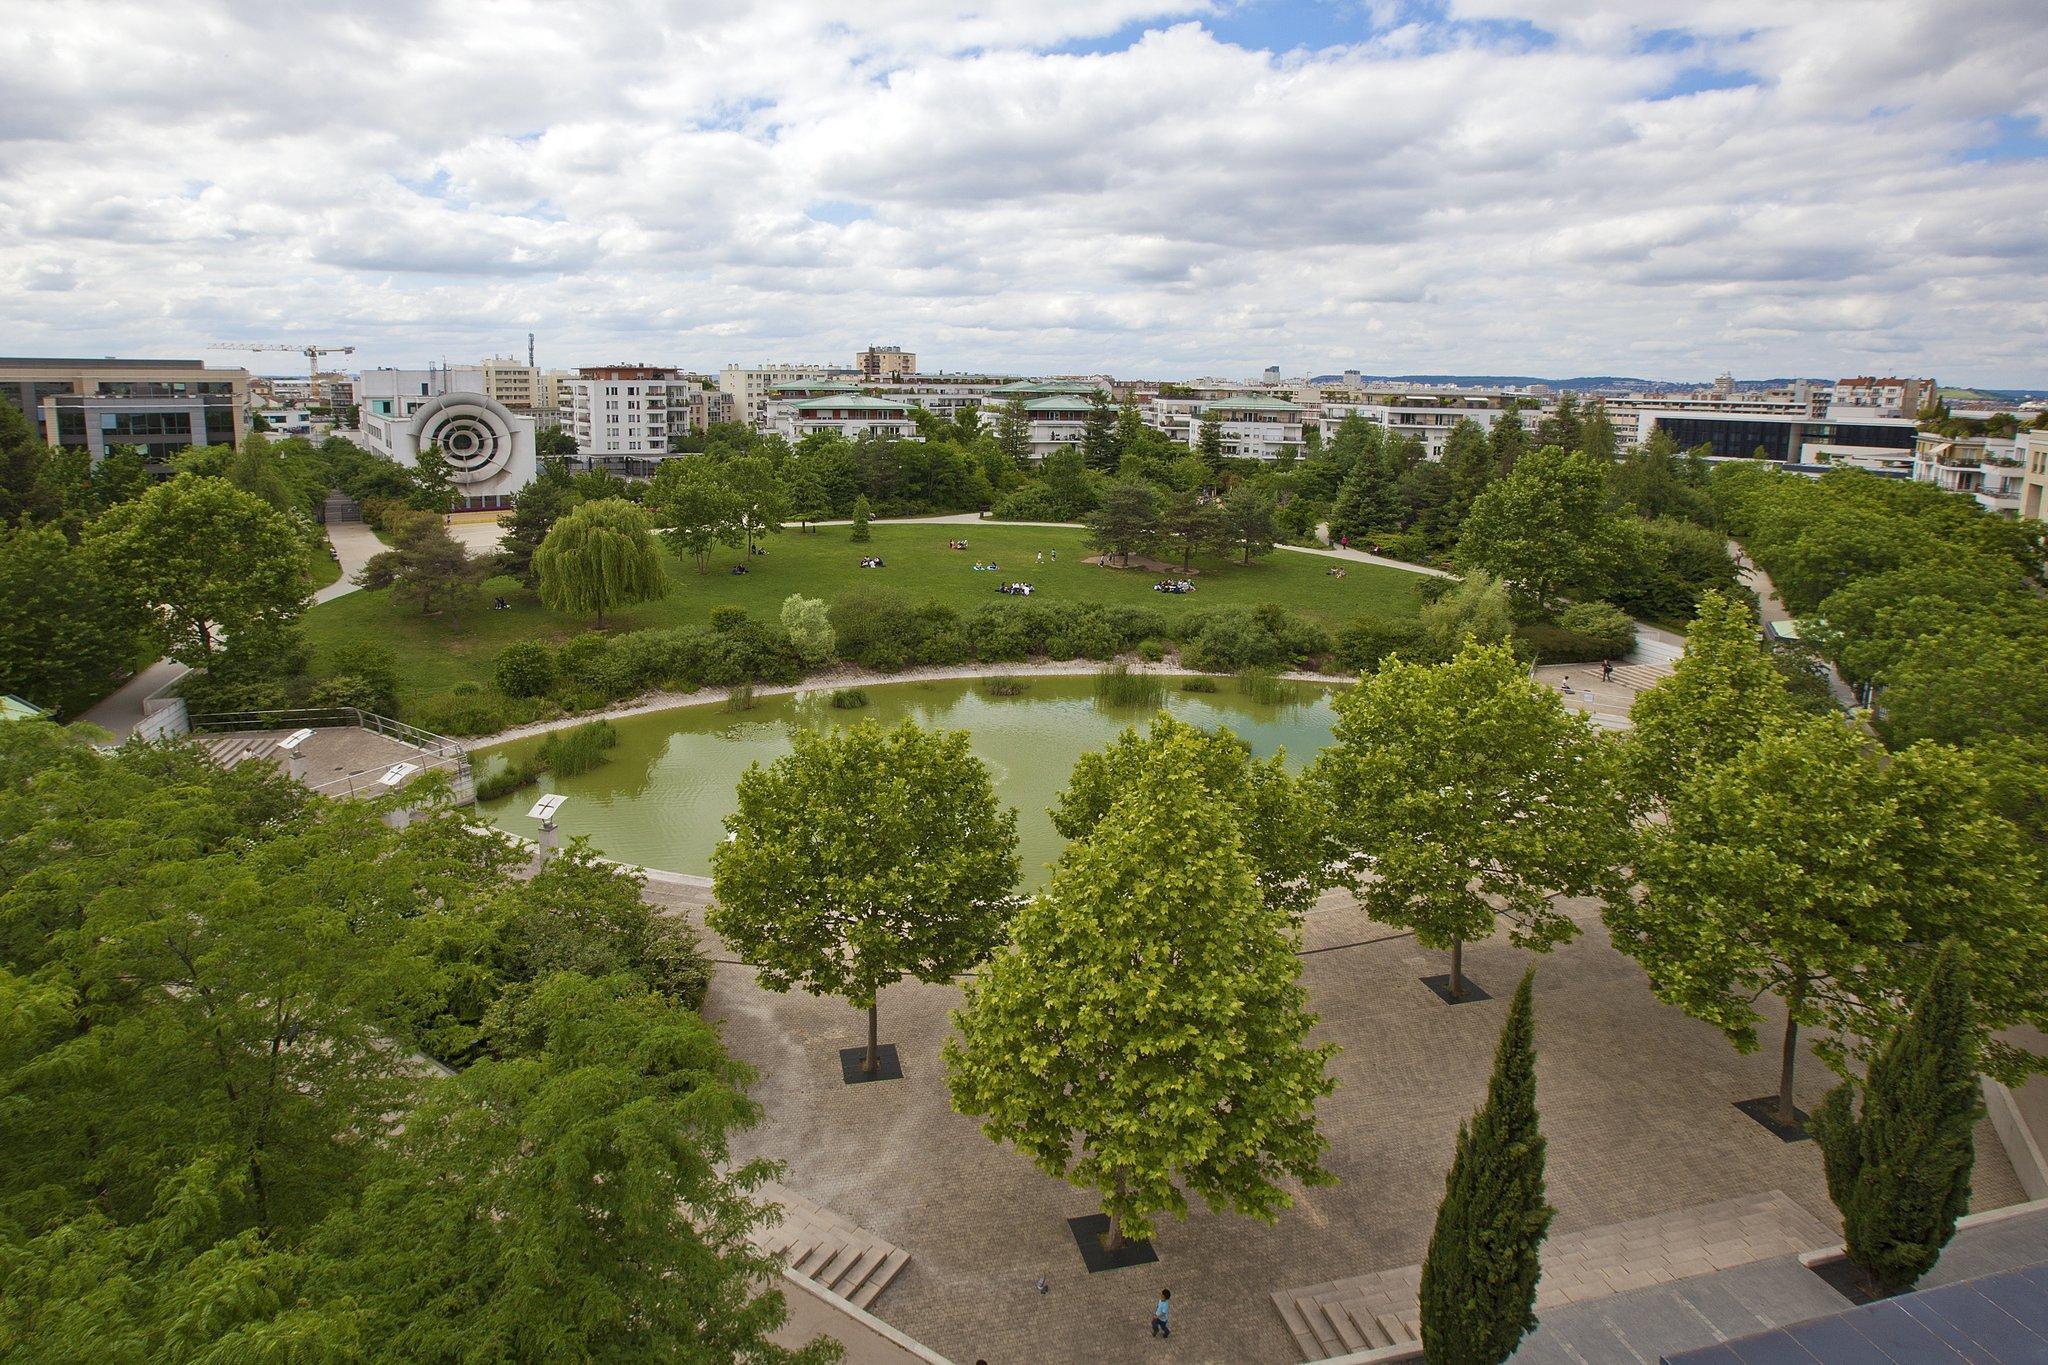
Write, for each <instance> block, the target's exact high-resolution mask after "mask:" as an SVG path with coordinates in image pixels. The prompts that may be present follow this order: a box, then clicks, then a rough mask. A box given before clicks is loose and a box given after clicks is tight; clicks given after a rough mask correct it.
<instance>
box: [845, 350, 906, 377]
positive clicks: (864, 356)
mask: <svg viewBox="0 0 2048 1365" xmlns="http://www.w3.org/2000/svg"><path fill="white" fill-rule="evenodd" d="M853 368H854V369H855V370H857V371H859V372H860V377H861V378H862V379H865V380H867V381H869V382H870V383H873V382H875V381H877V380H883V379H908V378H910V376H912V375H914V374H916V373H917V352H915V351H906V350H904V349H903V348H902V347H901V346H870V347H868V348H867V349H866V350H865V351H862V352H861V353H860V354H859V355H857V356H855V357H854V358H853Z"/></svg>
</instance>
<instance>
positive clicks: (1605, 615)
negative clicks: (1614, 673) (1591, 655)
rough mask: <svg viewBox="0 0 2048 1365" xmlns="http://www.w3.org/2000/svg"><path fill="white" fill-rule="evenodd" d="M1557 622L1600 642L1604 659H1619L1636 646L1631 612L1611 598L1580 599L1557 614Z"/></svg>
mask: <svg viewBox="0 0 2048 1365" xmlns="http://www.w3.org/2000/svg"><path fill="white" fill-rule="evenodd" d="M1557 624H1558V625H1559V626H1560V627H1562V628H1563V629H1565V630H1568V631H1570V632H1571V633H1572V634H1574V635H1577V636H1580V637H1581V638H1583V639H1585V640H1587V641H1589V642H1592V643H1597V644H1599V645H1600V646H1601V647H1602V648H1604V649H1605V651H1606V652H1605V653H1604V654H1602V655H1601V657H1602V658H1604V659H1619V658H1623V657H1625V656H1626V655H1627V654H1628V652H1629V651H1630V650H1632V649H1634V648H1635V647H1636V623H1635V622H1634V621H1631V620H1630V619H1629V617H1628V613H1627V612H1625V611H1623V610H1622V609H1621V608H1619V607H1616V606H1613V605H1612V604H1610V603H1607V602H1576V603H1573V604H1572V605H1571V606H1569V607H1566V608H1565V609H1564V610H1563V611H1561V612H1559V613H1558V614H1557Z"/></svg>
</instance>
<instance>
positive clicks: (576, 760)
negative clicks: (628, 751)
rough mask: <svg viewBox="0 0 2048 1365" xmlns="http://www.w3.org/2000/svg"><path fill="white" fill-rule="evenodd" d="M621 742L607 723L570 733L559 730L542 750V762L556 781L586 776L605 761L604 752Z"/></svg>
mask: <svg viewBox="0 0 2048 1365" xmlns="http://www.w3.org/2000/svg"><path fill="white" fill-rule="evenodd" d="M618 742H619V732H618V731H617V730H616V729H615V728H613V726H612V723H611V722H610V721H608V720H594V721H591V722H590V723H589V724H587V725H578V726H576V727H575V728H574V729H570V730H557V731H555V732H554V733H553V734H551V735H549V736H548V737H547V739H546V741H544V742H543V743H542V744H541V746H540V755H539V758H540V762H541V765H542V766H544V767H545V768H546V769H547V770H548V771H549V772H551V773H553V774H555V775H556V776H557V777H575V776H576V775H578V774H579V773H587V772H589V771H590V770H591V769H592V768H595V767H596V766H597V765H598V764H600V763H603V762H604V761H605V750H607V749H610V748H611V747H612V746H614V745H616V744H617V743H618Z"/></svg>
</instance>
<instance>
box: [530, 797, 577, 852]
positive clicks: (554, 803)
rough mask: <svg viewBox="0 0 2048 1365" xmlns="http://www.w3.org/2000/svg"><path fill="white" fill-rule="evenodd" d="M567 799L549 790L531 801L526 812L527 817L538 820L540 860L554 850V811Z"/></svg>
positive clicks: (556, 832)
mask: <svg viewBox="0 0 2048 1365" xmlns="http://www.w3.org/2000/svg"><path fill="white" fill-rule="evenodd" d="M568 799H569V798H568V797H566V796H564V795H562V794H561V793H560V792H549V793H548V794H547V795H546V796H543V797H542V798H541V799H540V800H538V801H536V802H534V803H533V809H532V810H530V811H528V812H526V818H527V819H529V820H538V821H540V856H541V859H542V861H546V859H547V856H548V854H550V853H552V852H554V850H555V840H556V838H557V835H558V831H557V829H556V826H555V812H557V811H559V810H560V809H561V808H562V803H563V802H564V801H567V800H568Z"/></svg>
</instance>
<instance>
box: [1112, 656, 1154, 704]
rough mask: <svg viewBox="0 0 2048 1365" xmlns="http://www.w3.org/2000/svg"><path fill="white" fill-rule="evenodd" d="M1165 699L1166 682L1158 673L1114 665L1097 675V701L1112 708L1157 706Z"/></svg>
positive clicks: (1126, 665) (1125, 665)
mask: <svg viewBox="0 0 2048 1365" xmlns="http://www.w3.org/2000/svg"><path fill="white" fill-rule="evenodd" d="M1165 697H1166V682H1165V680H1164V679H1162V678H1161V677H1160V676H1159V675H1158V674H1157V673H1133V672H1132V671H1131V669H1130V666H1129V665H1128V664H1112V665H1110V666H1109V667H1108V668H1105V669H1103V670H1102V671H1101V672H1099V673H1097V674H1096V675H1095V699H1096V700H1097V701H1101V702H1107V703H1108V704H1109V705H1111V706H1157V705H1158V704H1159V703H1160V702H1161V701H1162V700H1164V699H1165Z"/></svg>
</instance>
